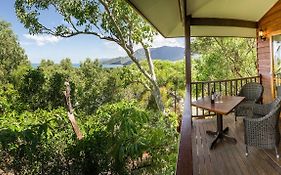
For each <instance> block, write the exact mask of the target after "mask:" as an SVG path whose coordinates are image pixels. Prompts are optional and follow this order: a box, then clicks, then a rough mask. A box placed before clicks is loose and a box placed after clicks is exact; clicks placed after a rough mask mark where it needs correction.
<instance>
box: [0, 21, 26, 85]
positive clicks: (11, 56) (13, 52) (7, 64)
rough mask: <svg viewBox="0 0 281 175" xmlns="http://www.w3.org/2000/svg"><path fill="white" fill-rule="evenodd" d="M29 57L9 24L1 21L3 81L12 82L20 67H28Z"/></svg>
mask: <svg viewBox="0 0 281 175" xmlns="http://www.w3.org/2000/svg"><path fill="white" fill-rule="evenodd" d="M27 63H28V60H27V56H26V55H25V53H24V50H23V49H22V48H21V47H20V44H19V43H18V41H17V38H16V36H15V34H14V33H13V31H12V30H11V26H10V24H9V23H7V22H5V21H2V20H0V77H3V79H0V80H1V81H2V82H3V81H9V82H10V81H11V78H12V75H11V74H12V72H13V71H14V70H16V69H17V68H18V66H19V65H23V64H25V65H27Z"/></svg>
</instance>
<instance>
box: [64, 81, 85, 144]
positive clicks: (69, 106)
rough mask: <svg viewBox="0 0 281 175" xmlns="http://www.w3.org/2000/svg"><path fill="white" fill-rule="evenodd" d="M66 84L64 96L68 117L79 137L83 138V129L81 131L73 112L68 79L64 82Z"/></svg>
mask: <svg viewBox="0 0 281 175" xmlns="http://www.w3.org/2000/svg"><path fill="white" fill-rule="evenodd" d="M64 85H65V86H66V90H65V91H64V92H63V93H64V97H65V104H66V107H67V116H68V119H69V121H70V123H71V126H72V129H73V131H74V132H75V134H76V137H77V139H78V140H81V139H82V138H83V134H82V133H81V131H80V129H79V127H78V125H77V122H76V120H75V117H74V114H73V111H74V110H73V107H72V104H71V100H70V85H69V82H68V81H66V82H65V83H64Z"/></svg>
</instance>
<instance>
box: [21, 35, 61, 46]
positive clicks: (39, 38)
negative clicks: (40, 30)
mask: <svg viewBox="0 0 281 175" xmlns="http://www.w3.org/2000/svg"><path fill="white" fill-rule="evenodd" d="M23 36H24V37H25V38H26V39H28V40H32V41H34V42H35V43H36V44H37V45H38V46H43V45H45V44H48V43H57V42H59V41H60V40H61V39H62V38H61V37H56V36H52V35H30V34H24V35H23Z"/></svg>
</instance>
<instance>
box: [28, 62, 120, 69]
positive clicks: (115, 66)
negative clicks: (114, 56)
mask: <svg viewBox="0 0 281 175" xmlns="http://www.w3.org/2000/svg"><path fill="white" fill-rule="evenodd" d="M39 65H40V63H31V66H32V67H33V68H37V67H38V66H39ZM72 66H73V67H80V64H79V63H75V64H72ZM123 66H124V65H122V64H103V65H102V67H103V68H117V67H123Z"/></svg>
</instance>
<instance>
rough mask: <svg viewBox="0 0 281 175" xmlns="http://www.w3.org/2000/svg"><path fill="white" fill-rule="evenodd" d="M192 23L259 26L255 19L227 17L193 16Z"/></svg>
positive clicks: (197, 24) (196, 24)
mask: <svg viewBox="0 0 281 175" xmlns="http://www.w3.org/2000/svg"><path fill="white" fill-rule="evenodd" d="M190 25H192V26H231V27H247V28H258V23H257V22H255V21H245V20H239V19H226V18H191V21H190Z"/></svg>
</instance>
